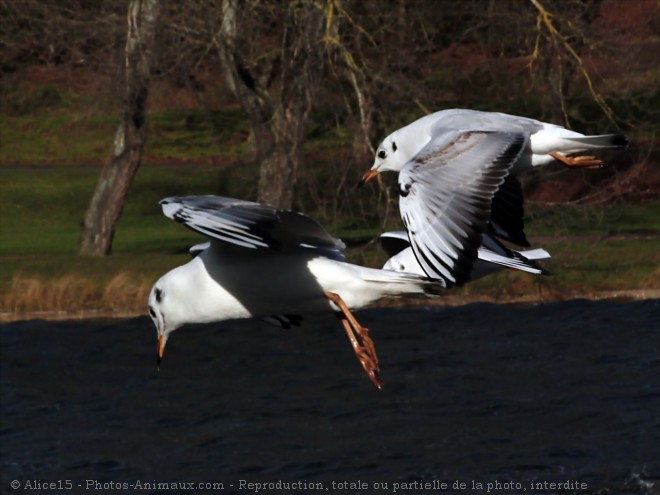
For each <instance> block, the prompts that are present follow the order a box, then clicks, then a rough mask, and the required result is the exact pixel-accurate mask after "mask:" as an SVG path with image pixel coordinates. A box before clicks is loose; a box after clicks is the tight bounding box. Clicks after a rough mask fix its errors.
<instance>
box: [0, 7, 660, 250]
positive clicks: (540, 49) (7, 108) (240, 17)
mask: <svg viewBox="0 0 660 495" xmlns="http://www.w3.org/2000/svg"><path fill="white" fill-rule="evenodd" d="M658 10H659V9H658V4H657V2H655V1H654V0H529V1H526V0H461V1H458V0H433V1H431V0H429V1H403V0H397V1H384V0H379V1H375V0H374V1H366V2H364V1H350V0H344V1H339V0H297V1H294V0H289V1H268V2H266V1H254V0H243V1H240V0H222V1H220V0H218V1H209V0H191V1H186V2H172V1H167V0H130V1H129V0H125V1H114V0H107V1H84V0H42V1H37V0H23V1H9V0H2V1H0V18H1V28H0V70H1V72H2V77H1V79H0V82H1V83H2V91H1V93H0V96H1V97H2V99H3V100H4V101H3V102H2V110H3V112H9V113H12V112H14V113H20V112H25V111H26V109H25V108H21V107H20V105H17V104H16V103H15V102H16V101H18V100H19V99H20V98H18V99H17V97H16V95H17V91H20V87H21V84H22V82H23V81H24V80H25V79H26V78H29V77H34V75H35V74H37V73H38V74H41V76H43V75H44V74H55V73H57V74H58V81H59V83H60V84H61V83H62V82H63V83H64V84H70V85H71V86H76V85H84V86H87V87H90V88H91V87H93V88H95V90H96V91H101V92H102V93H104V94H105V95H107V96H108V97H110V98H111V99H112V101H113V102H114V106H113V108H114V109H115V110H116V116H117V131H116V133H115V134H114V136H113V135H109V136H108V146H107V149H106V150H105V151H103V152H102V153H99V156H100V157H101V159H100V161H102V162H103V167H102V170H101V174H100V179H99V183H98V185H97V188H96V192H95V193H94V195H93V196H92V199H91V204H90V207H89V208H88V211H87V214H86V216H85V221H84V228H83V235H82V241H81V252H83V253H86V254H107V253H109V252H110V250H111V247H112V237H113V232H114V229H115V226H116V224H117V221H118V219H119V217H120V215H121V210H122V205H123V202H124V200H125V198H126V195H127V194H129V190H130V187H129V186H130V183H131V180H132V178H133V176H134V174H135V172H136V170H137V169H138V167H139V166H140V164H141V163H143V162H144V161H145V157H144V154H143V150H144V146H145V143H146V142H148V140H149V139H152V138H153V135H151V134H149V128H150V127H149V115H150V111H151V110H152V109H153V108H154V107H157V108H161V109H162V108H168V107H176V108H195V109H197V110H199V111H200V112H201V115H203V119H204V120H205V121H206V123H207V124H208V126H210V127H211V128H214V129H215V128H216V127H217V128H218V129H217V130H218V132H217V135H218V138H217V139H218V143H219V145H220V149H221V150H222V149H225V147H226V149H227V155H226V156H225V157H224V158H228V157H230V156H231V157H232V159H233V158H235V149H236V148H235V145H236V143H242V144H247V146H245V147H243V148H241V150H243V153H242V154H241V156H240V157H239V158H240V159H239V160H238V162H240V163H239V164H238V165H232V166H244V164H245V163H254V164H256V166H257V167H258V173H255V174H254V177H253V183H252V184H253V185H252V187H251V188H250V191H251V192H250V193H249V194H248V196H250V197H245V198H244V199H253V200H259V201H263V202H267V203H270V204H273V205H277V206H281V207H294V208H296V209H300V210H302V211H306V212H308V213H313V214H315V215H317V216H320V219H321V220H322V221H334V222H336V219H337V217H338V216H342V215H348V216H352V217H359V218H367V219H368V220H369V221H374V220H375V221H378V220H377V219H375V218H374V216H375V214H376V213H377V212H376V211H375V208H374V202H375V201H379V202H380V203H379V205H380V206H382V207H383V208H380V210H381V211H387V212H391V211H394V212H395V211H396V198H390V197H389V194H388V192H389V189H388V187H387V184H385V185H381V186H382V187H381V188H379V189H375V190H372V191H371V192H370V193H363V192H361V193H360V194H357V193H355V191H353V187H354V184H355V182H357V178H358V177H359V176H360V175H361V174H362V173H363V172H364V171H365V170H366V169H367V168H368V167H369V166H370V164H371V162H372V154H373V149H374V147H375V146H377V144H378V142H379V141H380V140H381V139H382V138H383V137H385V136H386V135H387V134H389V132H391V131H392V130H394V129H396V128H398V127H401V126H402V125H405V124H406V123H408V122H410V121H412V120H414V119H415V118H418V117H420V116H422V115H424V114H425V113H429V112H432V111H436V110H440V109H443V108H453V107H464V108H474V109H482V110H493V111H504V112H508V113H514V114H518V115H525V116H529V117H533V118H537V119H540V120H544V121H548V122H554V123H558V124H562V125H566V126H568V127H571V128H574V129H575V130H578V131H580V132H584V133H590V134H600V133H606V132H615V131H621V132H624V133H626V134H628V135H629V136H630V137H631V138H632V139H633V146H631V150H632V153H628V157H627V158H626V159H625V160H623V161H621V162H620V163H621V165H620V166H619V167H613V168H611V169H610V171H608V172H604V173H603V174H604V175H603V174H601V175H600V176H592V177H600V178H604V179H607V180H609V182H608V183H607V184H606V187H604V188H603V189H602V191H604V193H603V194H602V195H600V196H598V195H595V196H597V199H598V198H600V199H599V200H601V201H605V200H607V201H616V200H617V198H628V199H629V198H630V197H633V196H635V195H636V194H637V193H639V191H642V192H641V193H640V194H642V195H648V194H653V192H654V191H655V192H657V190H654V189H653V188H652V190H651V191H650V192H649V189H648V187H646V188H645V187H644V186H648V184H649V180H650V182H651V183H653V181H657V152H656V151H655V149H656V146H655V141H656V138H657V132H656V131H657V125H658V121H659V119H658V108H659V105H658V101H659V98H658V84H657V82H658V80H660V72H659V64H658V56H657V54H658V53H660V15H659V12H658ZM226 108H233V109H236V110H237V111H240V113H241V115H242V116H243V117H242V119H239V120H240V123H238V124H237V125H236V126H234V127H233V129H230V130H228V129H227V128H226V127H223V128H220V127H219V126H218V123H217V122H216V117H217V115H218V114H217V111H218V109H226ZM188 124H190V123H189V122H184V123H183V125H188ZM319 137H323V138H324V139H323V143H324V145H323V146H321V147H313V146H309V143H310V142H313V141H314V140H318V139H319ZM108 151H109V153H108ZM220 155H222V152H221V153H220ZM104 157H105V158H104ZM147 160H148V158H147ZM216 161H217V162H218V163H221V162H223V157H222V156H219V157H218V160H216ZM229 161H231V160H229ZM184 162H185V160H184ZM640 164H642V165H643V166H644V167H645V168H644V170H648V167H651V168H652V173H651V174H650V175H648V174H646V172H645V173H640V171H639V170H638V169H635V167H636V166H641V165H640ZM182 166H186V165H185V163H184V164H183V165H182ZM219 166H225V165H219ZM631 171H633V178H634V180H632V182H631V181H630V180H629V179H630V173H631ZM580 174H581V172H580ZM580 174H578V175H575V176H574V177H580V180H578V181H576V182H580V183H583V184H584V183H589V182H591V181H590V180H585V179H584V176H583V175H580ZM624 174H627V175H625V177H626V180H627V181H628V182H626V181H625V180H624V181H622V177H624ZM654 174H655V175H654ZM649 177H650V179H649ZM622 183H625V186H624V187H622V186H621V184H622ZM538 184H539V180H538V177H534V176H533V175H532V176H530V177H529V178H527V179H526V182H525V185H526V187H527V188H528V189H530V190H533V189H534V187H536V186H538ZM587 185H589V184H587ZM214 192H216V191H212V190H210V191H209V193H214ZM185 193H186V191H180V194H185ZM90 194H91V192H90ZM542 194H545V193H541V195H542ZM585 195H587V196H591V198H592V199H593V197H594V194H592V193H590V192H585V191H584V190H583V191H581V192H580V194H579V195H577V193H575V194H574V195H573V197H571V198H569V199H574V198H577V197H584V196H585ZM637 195H639V194H637ZM557 198H559V199H562V195H561V194H559V195H558V196H557ZM563 199H566V198H565V197H563ZM83 215H84V212H81V217H82V216H83Z"/></svg>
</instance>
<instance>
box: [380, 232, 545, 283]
mask: <svg viewBox="0 0 660 495" xmlns="http://www.w3.org/2000/svg"><path fill="white" fill-rule="evenodd" d="M379 241H380V244H381V246H382V247H383V249H384V250H385V252H386V253H387V255H388V256H390V258H389V259H388V260H387V261H386V262H385V264H384V265H383V270H394V271H395V272H407V273H415V274H417V275H422V276H424V275H426V273H424V270H423V269H422V267H421V266H420V265H419V263H418V262H417V258H415V254H414V253H413V250H412V248H411V247H410V240H409V239H408V233H407V232H405V231H396V232H385V233H383V234H381V235H380V237H379ZM550 257H551V256H550V253H548V252H547V251H546V250H545V249H540V248H539V249H528V250H526V251H516V250H514V249H509V248H507V247H506V246H505V245H504V244H502V243H501V242H500V241H499V240H498V239H497V238H496V237H494V236H492V235H490V234H484V237H483V243H482V245H481V246H480V247H479V250H478V251H477V260H476V261H475V263H474V268H473V270H472V274H471V280H477V279H480V278H483V277H485V276H486V275H490V274H491V273H495V272H498V271H500V270H503V269H505V268H508V269H510V270H516V271H522V272H527V273H532V274H534V275H540V274H547V273H548V272H547V271H546V270H545V269H543V268H541V267H540V266H538V264H537V263H536V261H538V260H546V259H550Z"/></svg>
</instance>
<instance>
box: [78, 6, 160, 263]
mask: <svg viewBox="0 0 660 495" xmlns="http://www.w3.org/2000/svg"><path fill="white" fill-rule="evenodd" d="M160 8H161V5H160V1H159V0H131V2H130V4H129V7H128V34H127V38H126V48H125V59H126V60H125V61H126V93H125V96H124V113H123V116H122V119H121V122H120V123H119V126H118V127H117V131H116V133H115V137H114V141H113V143H112V148H111V151H110V156H109V157H108V159H107V160H106V162H105V164H104V165H103V168H102V170H101V175H100V177H99V180H98V183H97V185H96V189H95V191H94V194H93V196H92V199H91V202H90V204H89V207H88V209H87V213H86V214H85V219H84V224H83V231H82V236H81V241H80V253H81V254H87V255H95V256H101V255H106V254H109V253H110V251H111V249H112V240H113V238H114V233H115V228H116V226H117V222H118V221H119V218H120V216H121V213H122V210H123V206H124V201H125V199H126V196H127V194H128V190H129V187H130V185H131V182H132V181H133V177H134V176H135V173H136V172H137V169H138V168H139V166H140V161H141V157H142V149H143V148H144V144H145V140H146V134H145V120H146V105H147V96H148V94H149V80H150V76H151V65H152V61H153V58H154V52H155V46H156V30H157V27H158V18H159V13H160Z"/></svg>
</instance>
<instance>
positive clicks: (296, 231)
mask: <svg viewBox="0 0 660 495" xmlns="http://www.w3.org/2000/svg"><path fill="white" fill-rule="evenodd" d="M160 205H161V207H162V208H163V213H164V214H165V216H167V217H168V218H171V219H173V220H175V221H177V222H180V223H183V224H184V225H185V226H186V227H188V228H190V229H192V230H194V231H196V232H199V233H200V234H204V235H206V236H208V237H211V238H212V239H214V240H217V241H221V242H226V243H229V244H233V245H236V246H241V247H244V248H247V249H273V250H286V249H299V248H300V249H302V248H306V249H313V250H317V251H320V252H322V253H323V254H324V255H326V256H329V257H331V258H334V259H343V253H342V251H343V249H344V247H345V246H344V243H343V242H341V241H340V240H339V239H337V238H335V237H333V236H331V235H330V234H329V233H328V232H327V231H326V230H325V229H324V228H323V227H322V226H321V225H320V224H319V223H318V222H317V221H316V220H314V219H312V218H310V217H308V216H306V215H304V214H302V213H299V212H296V211H292V210H281V209H277V208H273V207H271V206H267V205H263V204H260V203H253V202H251V201H243V200H240V199H234V198H225V197H221V196H180V197H171V198H165V199H163V200H162V201H161V202H160Z"/></svg>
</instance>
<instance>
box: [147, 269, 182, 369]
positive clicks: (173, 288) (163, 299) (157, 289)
mask: <svg viewBox="0 0 660 495" xmlns="http://www.w3.org/2000/svg"><path fill="white" fill-rule="evenodd" d="M184 266H185V265H184ZM182 268H183V267H178V268H175V269H174V270H171V271H170V272H168V273H166V274H165V275H163V276H162V277H161V278H160V279H158V281H157V282H156V283H155V284H154V286H153V287H152V288H151V293H149V299H148V302H149V316H151V320H152V321H153V322H154V325H156V332H157V336H158V348H157V352H156V363H157V364H158V365H160V361H161V360H162V359H163V354H164V353H165V344H167V339H168V338H169V336H170V334H171V333H172V332H173V331H174V330H176V329H177V328H179V327H181V326H182V325H183V324H185V323H189V322H190V315H188V314H187V313H188V312H189V308H188V305H187V304H186V303H185V294H184V293H185V292H186V290H187V289H188V284H186V283H185V279H183V280H182V279H181V277H179V278H178V280H177V274H178V272H180V271H181V269H182ZM182 282H183V283H182ZM182 291H183V293H182Z"/></svg>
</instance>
